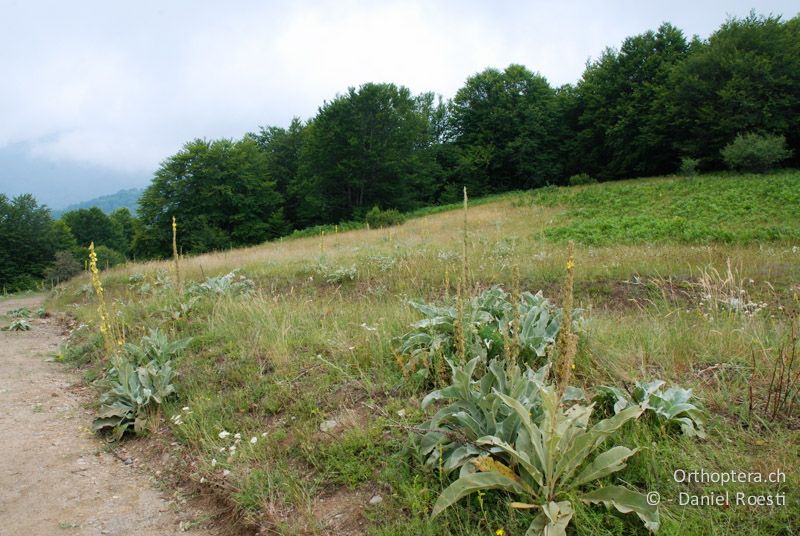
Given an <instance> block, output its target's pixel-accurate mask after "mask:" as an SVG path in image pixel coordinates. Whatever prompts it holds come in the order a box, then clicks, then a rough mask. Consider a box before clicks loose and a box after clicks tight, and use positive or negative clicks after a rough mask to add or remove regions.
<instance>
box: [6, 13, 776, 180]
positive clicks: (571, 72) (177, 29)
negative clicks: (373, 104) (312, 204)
mask: <svg viewBox="0 0 800 536" xmlns="http://www.w3.org/2000/svg"><path fill="white" fill-rule="evenodd" d="M739 4H741V5H739ZM772 4H773V5H772V6H766V5H765V6H762V8H763V9H771V10H772V11H775V12H781V11H784V12H787V13H790V14H791V12H790V7H789V4H788V2H772ZM781 7H783V10H782V9H781ZM732 9H736V12H737V14H740V15H741V14H744V13H746V12H747V10H748V9H749V8H747V7H745V6H744V3H743V2H738V3H735V5H733V6H731V3H730V2H727V3H723V2H716V3H714V4H712V3H708V4H704V5H703V6H698V5H696V4H695V3H692V2H687V1H680V2H673V3H671V4H669V5H668V6H667V5H666V4H665V5H663V6H662V5H653V6H651V5H649V4H640V3H633V2H626V1H618V2H572V3H569V2H551V1H547V2H543V1H538V2H522V1H507V2H502V3H489V2H477V1H462V2H454V1H445V2H435V1H434V2H430V1H422V0H416V1H410V0H408V1H388V2H365V1H355V0H340V1H336V2H333V1H327V0H325V1H316V2H297V3H288V2H286V3H284V2H277V1H276V2H256V1H240V2H230V3H225V4H223V3H219V2H210V1H208V2H201V1H189V0H175V1H171V2H167V3H165V2H158V1H154V0H150V1H144V2H137V3H135V4H131V3H127V4H122V3H115V2H98V1H91V2H80V3H73V2H61V1H50V2H16V3H10V4H8V3H7V4H6V6H5V7H4V9H3V17H2V20H0V47H2V48H3V50H6V51H13V53H12V54H4V55H2V57H0V69H1V70H2V72H3V73H4V83H3V84H2V85H0V116H2V117H3V121H2V122H0V149H1V148H2V147H4V146H9V145H10V144H18V145H19V144H23V145H24V146H25V147H27V148H28V150H29V153H30V156H32V157H34V158H40V159H47V160H52V161H55V162H58V161H63V162H72V163H82V164H88V165H92V166H101V167H104V168H107V169H109V170H111V171H114V172H119V173H125V174H128V175H130V176H146V175H147V174H149V173H151V172H152V171H153V170H154V169H155V168H156V167H157V166H158V164H159V162H160V161H161V160H162V159H164V158H165V157H167V156H169V155H170V154H172V153H174V152H175V151H177V150H178V149H179V148H180V146H181V145H182V144H183V143H184V142H186V141H188V140H190V139H192V138H195V137H208V138H215V137H238V136H241V135H242V134H243V133H244V132H246V131H248V130H253V129H256V128H257V127H258V126H259V125H266V124H278V125H285V124H287V123H288V121H289V120H290V119H291V117H292V116H295V115H297V116H300V117H301V118H303V119H307V118H309V117H311V116H313V115H314V113H315V112H316V109H317V107H318V106H319V105H321V104H322V102H323V101H324V100H330V99H332V98H333V97H334V96H335V95H336V94H337V93H342V92H344V91H346V89H347V87H348V86H356V85H359V84H361V83H364V82H367V81H387V82H389V81H390V82H395V83H398V84H403V85H407V86H408V87H410V88H411V89H412V90H413V91H414V92H422V91H435V92H438V93H442V94H444V95H445V96H446V97H451V96H452V95H453V94H454V93H455V92H456V91H457V89H458V88H459V87H460V86H461V85H462V84H463V82H464V80H465V79H466V78H467V77H468V76H469V75H471V74H474V73H475V72H477V71H480V70H482V69H483V68H485V67H487V66H495V67H504V66H506V65H508V64H509V63H512V62H513V63H523V64H525V65H527V66H528V67H530V68H531V69H533V70H537V71H539V72H541V73H542V74H544V75H545V76H546V77H547V78H548V79H549V80H551V82H552V83H554V84H563V83H566V82H574V81H575V80H577V78H578V77H579V76H580V73H581V72H582V70H583V67H584V63H585V61H586V60H587V58H588V57H589V56H595V57H596V56H597V55H599V54H600V52H601V51H602V49H603V47H605V46H607V45H618V44H619V42H620V41H621V40H622V39H623V38H624V37H625V36H627V35H632V34H634V33H638V32H641V31H645V30H647V29H649V28H654V27H656V26H657V25H658V24H659V23H660V22H661V21H662V20H667V19H670V20H672V21H673V22H674V23H676V24H677V25H678V26H679V27H681V24H682V23H686V24H688V25H689V28H688V31H687V33H690V34H691V33H698V28H700V30H702V33H704V34H706V35H707V34H708V33H710V32H711V31H713V30H714V29H715V28H716V27H717V26H718V25H719V24H720V23H721V22H722V20H723V19H724V17H725V13H726V12H727V11H729V10H732ZM697 21H702V27H701V26H698V25H699V24H700V23H698V22H697ZM58 179H59V177H58V173H57V171H56V172H54V174H53V178H52V181H53V184H58ZM2 186H3V185H0V187H2Z"/></svg>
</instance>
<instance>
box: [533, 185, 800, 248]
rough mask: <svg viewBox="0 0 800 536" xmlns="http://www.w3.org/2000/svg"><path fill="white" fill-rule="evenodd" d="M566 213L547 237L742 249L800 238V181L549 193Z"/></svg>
mask: <svg viewBox="0 0 800 536" xmlns="http://www.w3.org/2000/svg"><path fill="white" fill-rule="evenodd" d="M533 202H534V203H537V204H542V205H546V206H553V207H566V208H567V210H566V212H565V213H564V214H563V215H562V217H560V218H559V219H558V220H557V221H556V226H555V227H552V228H549V229H547V230H546V231H545V236H547V237H550V238H553V239H558V240H566V239H570V240H575V241H578V242H581V243H584V244H603V245H607V244H620V243H628V244H631V243H633V244H636V243H648V242H680V243H697V244H705V243H736V244H749V243H755V242H779V241H784V242H788V241H797V240H798V239H800V174H798V173H797V172H779V173H774V174H771V175H702V176H699V177H695V178H691V179H687V178H665V179H655V180H653V179H648V180H641V181H623V182H617V183H606V184H597V185H590V186H586V187H582V188H553V189H549V188H548V189H543V190H539V191H537V192H534V194H533Z"/></svg>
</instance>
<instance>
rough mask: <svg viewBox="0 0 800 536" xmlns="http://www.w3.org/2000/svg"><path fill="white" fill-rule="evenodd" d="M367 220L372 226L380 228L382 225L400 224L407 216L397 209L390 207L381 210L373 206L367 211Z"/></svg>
mask: <svg viewBox="0 0 800 536" xmlns="http://www.w3.org/2000/svg"><path fill="white" fill-rule="evenodd" d="M366 220H367V225H369V226H370V228H372V229H378V228H380V227H391V226H392V225H399V224H401V223H403V222H404V221H405V217H403V215H402V214H400V212H399V211H397V209H393V208H390V209H388V210H381V209H380V208H378V207H377V206H375V207H372V210H370V211H369V212H367V217H366Z"/></svg>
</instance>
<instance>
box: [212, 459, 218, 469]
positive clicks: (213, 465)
mask: <svg viewBox="0 0 800 536" xmlns="http://www.w3.org/2000/svg"><path fill="white" fill-rule="evenodd" d="M216 466H217V459H216V458H211V467H216Z"/></svg>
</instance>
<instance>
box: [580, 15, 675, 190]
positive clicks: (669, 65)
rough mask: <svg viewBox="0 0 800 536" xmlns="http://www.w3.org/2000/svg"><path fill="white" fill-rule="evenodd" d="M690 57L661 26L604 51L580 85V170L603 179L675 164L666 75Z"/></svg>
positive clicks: (670, 30) (659, 170) (665, 169)
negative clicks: (665, 98) (665, 101)
mask: <svg viewBox="0 0 800 536" xmlns="http://www.w3.org/2000/svg"><path fill="white" fill-rule="evenodd" d="M688 53H689V45H688V44H687V42H686V38H685V37H684V35H683V32H681V31H680V30H679V29H677V28H676V27H674V26H672V25H671V24H669V23H664V24H662V25H661V26H660V27H659V28H658V30H657V31H648V32H645V33H643V34H640V35H636V36H633V37H628V38H626V39H625V40H624V41H623V43H622V46H621V47H620V48H619V49H618V50H616V49H612V48H607V49H606V50H605V51H604V52H603V53H602V54H601V55H600V57H599V58H598V59H597V60H595V61H593V62H591V63H590V64H589V65H588V66H587V67H586V70H585V71H584V73H583V76H582V77H581V79H580V81H579V82H578V84H577V86H576V88H575V92H576V102H575V106H576V108H577V114H578V117H577V121H576V129H577V132H576V147H575V148H574V150H573V151H572V153H573V154H572V155H571V156H572V158H573V159H574V160H575V161H576V165H577V167H578V169H581V170H585V171H586V172H588V173H590V174H591V175H593V176H596V177H600V178H602V179H608V178H620V177H635V176H646V175H657V174H665V173H669V172H672V171H673V170H674V169H675V167H676V165H677V153H676V150H675V148H674V146H673V143H674V142H675V141H676V140H675V132H674V129H675V127H674V121H675V118H673V117H670V116H669V115H668V114H667V109H666V107H665V106H664V105H663V104H662V103H661V98H662V95H663V94H664V93H665V92H669V91H670V83H669V82H668V81H669V77H670V74H671V72H672V70H673V68H674V67H675V66H676V65H679V64H680V63H681V62H682V61H684V60H685V58H686V57H687V54H688Z"/></svg>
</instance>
